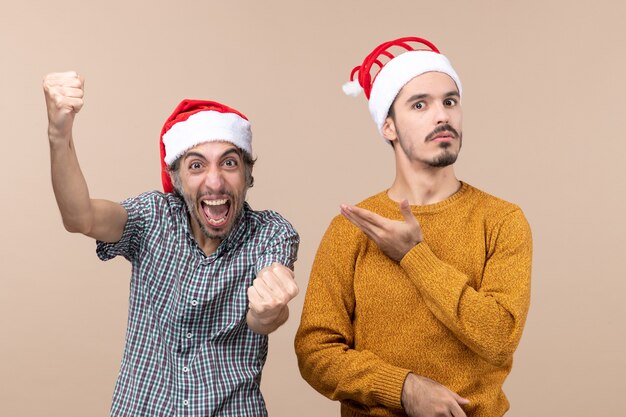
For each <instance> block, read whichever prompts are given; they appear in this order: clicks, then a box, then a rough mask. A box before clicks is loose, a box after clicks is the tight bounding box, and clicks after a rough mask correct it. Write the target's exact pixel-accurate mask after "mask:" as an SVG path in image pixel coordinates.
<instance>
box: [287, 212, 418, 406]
mask: <svg viewBox="0 0 626 417" xmlns="http://www.w3.org/2000/svg"><path fill="white" fill-rule="evenodd" d="M357 230H358V229H356V228H350V227H349V226H348V225H347V220H346V219H343V218H342V217H337V218H335V219H334V220H333V222H332V223H331V225H330V227H329V228H328V230H327V231H326V234H325V235H324V237H323V239H322V242H321V243H320V246H319V249H318V251H317V254H316V256H315V260H314V262H313V267H312V270H311V276H310V278H309V284H308V288H307V293H306V297H305V300H304V308H303V311H302V318H301V321H300V327H299V329H298V332H297V334H296V339H295V349H296V355H297V357H298V366H299V367H300V373H301V374H302V377H303V378H304V379H305V380H306V381H307V382H308V383H309V384H311V386H312V387H313V388H315V389H316V390H317V391H319V392H320V393H321V394H323V395H325V396H326V397H328V398H330V399H332V400H339V401H342V403H343V404H344V405H346V406H349V407H351V408H353V409H355V410H358V411H360V412H368V413H370V414H371V415H379V414H381V413H383V414H385V413H388V411H386V412H385V411H384V410H385V409H386V410H388V409H394V410H397V411H401V410H402V405H401V396H402V387H403V385H404V380H405V379H406V376H407V375H408V373H409V372H410V370H408V369H403V368H400V367H397V366H394V365H391V364H389V363H387V362H386V361H384V360H382V359H381V358H379V357H378V356H377V355H376V354H374V353H373V352H371V351H368V350H358V351H357V350H355V349H354V330H353V326H352V319H353V317H354V309H355V302H356V300H355V294H354V271H355V265H356V262H357V260H358V256H359V253H360V252H361V251H362V250H363V248H364V245H365V242H364V240H363V238H361V236H358V235H357V233H356V232H357ZM363 236H364V235H363Z"/></svg>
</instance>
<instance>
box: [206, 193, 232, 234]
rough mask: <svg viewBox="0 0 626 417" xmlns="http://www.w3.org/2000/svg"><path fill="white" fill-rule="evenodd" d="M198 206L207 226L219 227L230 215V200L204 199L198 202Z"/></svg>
mask: <svg viewBox="0 0 626 417" xmlns="http://www.w3.org/2000/svg"><path fill="white" fill-rule="evenodd" d="M200 206H201V207H202V211H203V212H204V215H205V216H206V218H207V221H208V223H209V225H211V226H214V227H219V226H222V225H224V224H225V223H226V220H227V219H228V214H229V213H230V200H229V199H228V198H221V199H213V200H210V199H204V200H202V201H201V202H200Z"/></svg>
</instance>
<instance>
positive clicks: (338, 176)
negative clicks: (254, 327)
mask: <svg viewBox="0 0 626 417" xmlns="http://www.w3.org/2000/svg"><path fill="white" fill-rule="evenodd" d="M624 22H626V6H624V3H623V2H618V1H594V2H589V3H586V2H572V1H566V0H559V1H549V0H548V1H541V2H539V1H534V2H533V1H530V2H529V1H526V2H520V1H517V2H504V1H484V0H483V1H471V2H470V1H468V2H456V1H432V2H423V1H415V0H411V1H392V2H382V1H376V2H375V1H370V0H368V1H364V0H361V1H317V2H297V1H228V2H216V1H211V0H202V1H199V0H185V1H178V2H173V1H169V2H166V1H155V0H151V1H147V0H136V1H129V0H124V1H122V0H109V1H106V2H86V1H84V0H82V1H78V0H76V1H43V0H41V1H32V0H31V1H29V0H25V1H21V2H17V1H13V2H9V1H5V2H4V3H3V7H2V13H1V14H0V35H1V36H0V52H1V56H2V58H1V59H2V61H1V62H2V66H1V67H0V68H1V77H0V106H1V107H0V126H1V128H2V139H1V143H2V149H3V152H2V155H3V161H2V164H1V165H0V169H1V178H2V186H1V187H2V197H3V199H2V204H1V208H0V210H1V213H0V214H1V216H0V222H1V231H2V241H1V243H0V244H1V245H2V247H1V249H0V257H1V262H0V264H1V266H2V269H1V273H0V274H1V277H0V414H1V415H3V416H13V417H21V416H39V415H46V416H54V417H56V416H59V417H61V416H63V417H72V416H105V415H107V414H108V411H109V407H110V402H111V394H112V391H113V387H114V383H115V379H116V377H117V373H118V369H119V364H120V359H121V355H122V350H123V346H124V334H125V329H126V318H127V304H128V287H129V277H130V265H129V263H128V262H126V261H125V260H123V259H116V260H113V261H110V262H106V263H103V262H100V261H99V260H98V259H97V257H96V255H95V253H94V250H95V243H94V242H93V241H91V240H90V239H88V238H86V237H83V236H80V235H72V234H70V233H67V232H66V231H65V230H64V229H63V226H62V224H61V219H60V216H59V213H58V209H57V207H56V204H55V201H54V196H53V193H52V187H51V184H50V173H49V169H50V168H49V149H48V143H47V136H46V126H47V120H46V113H45V105H44V99H43V93H42V88H41V81H42V78H43V76H44V75H45V74H46V73H48V72H53V71H64V70H69V69H74V70H76V71H78V72H79V73H81V74H82V75H84V77H85V78H86V100H85V106H84V108H83V110H82V111H81V113H80V114H79V115H78V116H77V119H76V125H75V142H76V147H77V150H78V155H79V159H80V162H81V164H82V168H83V171H84V174H85V177H86V179H87V182H88V184H89V186H90V190H91V195H92V196H94V197H98V198H107V199H111V200H116V201H117V200H122V199H124V198H126V197H129V196H133V195H137V194H139V193H141V192H143V191H147V190H151V189H160V187H161V185H160V177H159V154H158V138H159V132H160V129H161V126H162V124H163V122H164V121H165V119H166V117H167V116H168V115H169V114H170V112H171V111H172V110H173V108H174V107H175V106H176V104H178V102H179V101H180V100H181V99H182V98H203V99H213V100H217V101H222V102H224V103H226V104H229V105H231V106H233V107H235V108H237V109H239V110H241V111H242V112H243V113H244V114H246V115H247V116H248V117H249V118H250V120H251V121H252V126H253V132H254V141H253V147H254V153H255V154H256V156H258V163H257V165H256V167H255V170H254V174H255V178H256V184H255V186H254V188H252V189H251V190H250V191H249V194H248V200H249V201H250V203H251V205H252V207H253V208H255V209H267V208H272V209H274V210H277V211H279V212H280V213H282V214H283V215H284V216H285V217H286V218H287V219H289V220H290V221H291V222H292V223H293V224H294V226H295V227H296V228H297V230H298V231H299V232H300V235H301V239H302V243H301V246H300V256H299V261H298V263H297V265H296V274H297V281H298V283H299V286H300V288H301V290H302V291H301V294H300V295H299V296H298V297H297V298H296V299H295V300H294V301H293V303H292V304H291V317H290V319H289V322H288V323H287V324H286V325H285V326H284V327H282V328H281V329H280V330H278V331H277V332H276V333H275V334H273V335H272V336H271V337H270V353H269V357H268V361H267V364H266V367H265V369H264V373H263V381H262V390H263V393H264V395H265V398H266V401H267V406H268V410H269V412H270V415H271V416H275V417H282V416H285V417H286V416H292V415H296V414H297V415H298V416H300V417H309V416H338V413H339V407H338V404H337V403H335V402H331V401H330V400H327V399H326V398H324V397H322V396H321V395H320V394H318V393H317V392H315V391H314V390H313V389H312V388H310V387H309V386H308V384H307V383H306V382H304V381H303V380H302V379H301V377H300V374H299V372H298V369H297V364H296V357H295V354H294V352H293V337H294V334H295V331H296V329H297V326H298V323H299V319H300V312H301V309H302V302H303V300H304V292H305V290H306V286H307V280H308V274H309V271H310V268H311V263H312V260H313V256H314V254H315V251H316V249H317V245H318V243H319V241H320V239H321V236H322V234H323V232H324V231H325V229H326V227H327V225H328V223H329V222H330V220H331V218H332V217H333V216H335V215H336V214H338V212H339V208H338V207H339V204H340V203H343V202H345V203H357V202H359V201H361V200H362V199H364V198H366V197H368V196H369V195H371V194H374V193H376V192H378V191H381V190H383V189H385V188H386V187H388V186H389V185H390V184H391V181H392V179H393V170H394V162H393V158H392V153H391V150H390V148H389V147H388V146H387V145H386V144H385V143H384V142H383V141H382V139H381V138H380V137H379V136H378V134H377V132H376V129H375V126H374V123H373V122H372V120H371V119H370V116H369V113H368V111H367V104H366V100H365V99H364V97H363V96H360V97H358V98H350V97H346V96H344V95H343V93H342V92H341V89H340V87H341V84H343V83H344V82H345V81H347V79H348V75H349V73H350V70H351V69H352V68H353V67H354V66H356V65H358V64H360V63H361V60H362V59H363V57H364V56H365V55H366V54H367V53H369V52H370V51H371V49H372V48H373V47H374V46H376V45H378V44H379V43H381V42H383V41H386V40H390V39H394V38H397V37H401V36H409V35H412V36H423V37H425V38H427V39H429V40H432V41H433V42H434V43H435V44H436V45H437V46H438V47H439V48H440V49H441V51H442V52H443V53H445V54H446V55H447V56H448V57H449V58H450V59H451V61H452V63H453V65H454V66H455V68H456V70H457V72H458V73H459V74H460V77H461V79H462V81H463V86H464V96H463V109H464V146H463V150H462V152H461V155H460V159H459V161H458V162H457V174H458V176H459V178H460V179H462V180H464V181H466V182H469V183H470V184H472V185H475V186H477V187H479V188H481V189H483V190H485V191H487V192H490V193H492V194H495V195H497V196H500V197H502V198H505V199H507V200H509V201H513V202H515V203H517V204H519V205H520V206H521V207H522V208H523V209H524V212H525V213H526V216H527V217H528V220H529V222H530V224H531V226H532V229H533V237H534V263H533V278H532V279H533V281H532V282H533V284H532V303H531V310H530V314H529V317H528V321H527V324H526V330H525V333H524V336H523V338H522V341H521V344H520V346H519V348H518V350H517V352H516V354H515V360H514V366H513V372H512V373H511V375H510V376H509V378H508V380H507V382H506V384H505V392H506V394H507V395H508V397H509V399H510V401H511V404H512V408H511V411H510V412H509V414H508V415H510V416H513V417H519V416H572V417H575V416H580V417H587V416H609V415H611V416H620V415H621V416H623V415H626V413H625V410H626V405H625V404H624V401H623V389H624V378H623V375H624V372H625V371H626V366H625V365H626V359H625V358H624V352H625V351H626V343H625V342H626V331H625V325H624V320H625V319H626V306H625V305H626V303H624V300H623V299H624V294H625V292H626V280H625V278H626V268H625V266H624V259H625V251H624V248H625V247H626V241H625V237H624V236H625V235H626V234H625V232H626V230H625V229H626V228H625V223H626V222H625V221H624V213H625V212H626V197H625V195H624V194H625V192H624V190H625V189H626V172H625V169H624V164H623V160H624V155H625V154H626V137H625V136H624V117H625V114H626V99H625V96H626V82H625V80H624V77H625V74H626V56H625V52H624V51H625V46H624V45H625V44H626V42H625V41H626V25H625V24H624Z"/></svg>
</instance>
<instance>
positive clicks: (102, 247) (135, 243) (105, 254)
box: [96, 193, 153, 262]
mask: <svg viewBox="0 0 626 417" xmlns="http://www.w3.org/2000/svg"><path fill="white" fill-rule="evenodd" d="M152 199H153V197H152V195H151V193H144V194H141V195H139V196H137V197H131V198H129V199H127V200H124V201H122V203H121V205H122V207H124V209H126V212H127V214H128V220H127V221H126V225H125V226H124V231H123V233H122V237H121V238H120V240H118V241H117V242H113V243H108V242H103V241H101V240H99V241H97V243H96V254H97V255H98V258H100V259H101V260H103V261H107V260H109V259H113V258H115V257H116V256H118V255H121V256H123V257H124V258H126V259H128V260H129V261H131V262H132V260H133V259H134V258H135V257H136V256H137V254H138V253H139V248H140V246H141V240H142V237H143V231H144V227H145V224H146V222H147V217H148V216H149V213H150V207H151V206H153V204H151V200H152Z"/></svg>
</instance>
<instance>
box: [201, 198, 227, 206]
mask: <svg viewBox="0 0 626 417" xmlns="http://www.w3.org/2000/svg"><path fill="white" fill-rule="evenodd" d="M227 201H228V200H227V199H225V198H224V199H222V200H202V202H203V203H204V204H206V205H207V206H221V205H222V204H226V202H227Z"/></svg>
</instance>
